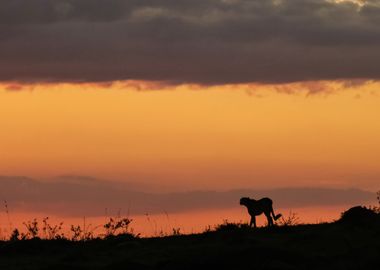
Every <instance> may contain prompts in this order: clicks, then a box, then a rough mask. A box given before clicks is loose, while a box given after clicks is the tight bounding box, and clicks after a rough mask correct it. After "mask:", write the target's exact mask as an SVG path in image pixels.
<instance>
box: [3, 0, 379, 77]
mask: <svg viewBox="0 0 380 270" xmlns="http://www.w3.org/2000/svg"><path fill="white" fill-rule="evenodd" d="M361 3H362V4H360V5H359V4H357V3H355V2H351V1H343V2H340V3H339V4H338V3H336V2H334V1H325V0H308V1H304V0H266V1H263V0H192V1H187V0H186V1H185V0H2V2H1V9H0V33H1V35H0V59H1V62H0V81H29V82H30V81H37V82H38V81H59V82H66V81H73V82H75V81H81V82H99V81H114V80H129V79H134V80H154V81H167V82H172V83H199V84H225V83H244V82H259V83H283V82H294V81H310V80H336V79H357V78H359V79H374V80H377V79H379V77H380V73H379V69H378V68H379V60H380V50H379V49H378V48H379V45H380V28H379V27H378V25H379V24H380V15H379V14H380V1H379V0H368V1H361Z"/></svg>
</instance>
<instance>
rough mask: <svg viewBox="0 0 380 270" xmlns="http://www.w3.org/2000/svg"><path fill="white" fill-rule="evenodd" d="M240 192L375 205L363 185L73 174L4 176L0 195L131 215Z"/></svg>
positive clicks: (214, 202)
mask: <svg viewBox="0 0 380 270" xmlns="http://www.w3.org/2000/svg"><path fill="white" fill-rule="evenodd" d="M242 196H251V197H254V198H260V197H265V196H269V197H271V198H273V199H274V200H275V202H276V207H278V208H280V207H281V208H294V207H306V206H333V205H356V204H361V205H363V204H365V203H371V202H373V201H374V198H375V197H376V196H375V194H374V193H372V192H368V191H362V190H359V189H348V190H339V189H326V188H283V189H267V190H249V189H245V190H231V191H225V192H217V191H190V192H171V193H157V192H149V191H147V190H146V189H145V188H144V187H142V186H141V185H140V189H138V186H136V185H134V184H131V183H117V182H110V181H104V180H98V179H93V178H88V177H80V176H70V177H61V178H59V179H54V181H45V182H42V181H38V180H34V179H31V178H26V177H5V176H3V177H0V199H1V200H2V201H4V200H6V201H7V202H8V204H9V206H10V207H12V210H15V211H33V212H43V213H48V214H53V215H69V216H101V215H103V214H104V210H105V209H109V210H110V211H114V212H116V211H117V210H119V209H123V210H126V209H128V212H130V213H131V214H146V213H149V214H156V213H162V212H168V213H175V212H182V211H188V210H197V209H198V210H199V209H218V208H219V209H224V208H231V207H237V206H238V200H239V198H240V197H242Z"/></svg>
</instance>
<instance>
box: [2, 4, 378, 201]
mask: <svg viewBox="0 0 380 270" xmlns="http://www.w3.org/2000/svg"><path fill="white" fill-rule="evenodd" d="M379 14H380V1H378V0H362V1H327V0H310V1H303V0H302V1H301V0H291V1H290V0H272V1H271V0H267V1H262V0H260V1H259V0H193V1H183V0H155V1H152V0H136V1H135V0H128V1H126V0H54V1H53V0H2V2H1V7H0V59H1V61H0V127H1V133H0V175H1V176H2V177H1V179H2V181H3V180H4V179H14V180H12V181H19V180H17V179H20V178H18V177H19V176H20V177H27V178H28V179H29V178H30V179H34V180H38V181H45V182H46V181H53V182H54V181H56V179H57V178H58V179H60V181H69V180H67V179H71V178H70V177H76V178H78V179H82V180H83V179H100V180H101V181H102V182H105V183H107V181H110V183H111V182H118V183H120V182H121V183H124V184H126V185H130V186H131V187H133V188H134V189H139V190H140V191H144V190H145V191H149V192H161V193H162V192H188V191H192V190H212V191H229V190H237V189H253V190H259V189H261V190H268V189H278V188H332V189H337V188H338V189H350V188H359V189H363V190H368V191H372V192H373V191H376V190H378V189H379V185H378V183H379V178H380V166H379V160H380V140H379V137H380V122H379V121H378V119H379V116H380V111H379V108H380V90H379V88H380V82H379V79H380V73H379V63H380V50H379V49H378V48H379V45H380V28H379V27H378V25H379V23H380V16H379ZM16 176H17V177H16ZM67 176H70V177H69V178H67ZM12 177H13V178H12ZM62 177H63V178H62ZM86 177H91V178H86ZM62 179H63V180H62ZM65 179H66V180H65ZM4 181H5V180H4ZM7 181H8V180H7ZM4 183H5V182H4ZM20 183H21V184H22V183H23V182H22V181H21V182H20ZM12 192H13V193H12ZM12 192H11V194H10V195H12V196H15V197H17V196H16V195H17V192H19V191H17V188H16V189H15V190H13V191H12ZM12 196H11V197H12ZM83 196H84V198H87V197H86V196H87V195H83ZM298 206H300V207H301V206H302V205H298Z"/></svg>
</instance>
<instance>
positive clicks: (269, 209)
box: [240, 197, 282, 228]
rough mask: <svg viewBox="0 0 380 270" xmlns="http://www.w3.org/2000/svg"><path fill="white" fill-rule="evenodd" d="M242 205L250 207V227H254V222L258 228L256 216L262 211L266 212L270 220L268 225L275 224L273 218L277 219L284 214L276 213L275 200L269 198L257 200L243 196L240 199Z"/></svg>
mask: <svg viewBox="0 0 380 270" xmlns="http://www.w3.org/2000/svg"><path fill="white" fill-rule="evenodd" d="M240 205H244V206H245V207H247V209H248V213H249V215H250V216H251V222H250V223H249V226H250V227H252V224H253V226H254V228H256V216H259V215H261V214H262V213H264V215H265V216H266V218H267V220H268V227H270V226H273V219H274V220H275V221H276V220H277V219H279V218H280V217H281V216H282V215H281V214H278V215H275V214H274V211H273V201H272V200H271V199H269V198H262V199H260V200H255V199H251V198H249V197H243V198H241V199H240ZM271 215H272V216H271ZM272 217H273V219H272Z"/></svg>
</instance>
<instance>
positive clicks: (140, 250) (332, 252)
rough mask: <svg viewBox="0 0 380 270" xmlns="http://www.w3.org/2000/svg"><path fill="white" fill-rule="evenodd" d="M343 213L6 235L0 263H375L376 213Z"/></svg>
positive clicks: (379, 251)
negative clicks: (138, 230)
mask: <svg viewBox="0 0 380 270" xmlns="http://www.w3.org/2000/svg"><path fill="white" fill-rule="evenodd" d="M354 215H356V214H355V213H354ZM347 216H348V217H349V218H347ZM350 216H351V217H350ZM359 216H360V215H359ZM350 218H351V219H350ZM347 220H348V221H347ZM351 220H352V214H350V213H349V214H348V215H346V220H344V219H342V220H341V221H339V222H335V223H326V224H314V225H297V226H281V227H274V228H269V229H267V228H259V229H257V230H254V229H250V228H248V227H247V226H246V225H242V224H224V225H221V226H219V228H217V229H215V230H212V231H207V232H204V233H202V234H194V235H179V236H168V237H161V238H131V237H126V236H117V237H111V238H108V239H106V240H101V239H95V240H90V241H86V242H80V241H77V242H72V241H68V240H39V239H34V240H23V241H13V242H11V241H8V242H2V243H0V269H197V268H198V269H204V268H206V269H207V268H209V269H281V270H284V269H378V265H379V264H380V222H379V216H377V217H376V218H375V219H374V218H371V219H370V220H371V222H370V223H368V222H367V221H364V222H354V223H352V222H351Z"/></svg>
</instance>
